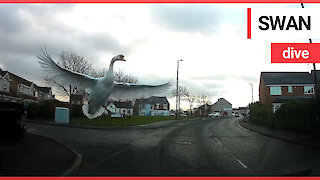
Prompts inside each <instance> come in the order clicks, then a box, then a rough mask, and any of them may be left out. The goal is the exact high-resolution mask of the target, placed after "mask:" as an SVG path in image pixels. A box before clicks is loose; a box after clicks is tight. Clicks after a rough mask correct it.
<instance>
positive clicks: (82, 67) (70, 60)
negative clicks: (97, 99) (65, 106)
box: [44, 51, 101, 97]
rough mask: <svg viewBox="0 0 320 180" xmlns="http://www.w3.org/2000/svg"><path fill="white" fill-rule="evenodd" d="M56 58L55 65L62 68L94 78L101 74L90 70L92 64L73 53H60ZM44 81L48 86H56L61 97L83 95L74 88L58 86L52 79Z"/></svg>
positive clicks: (71, 86) (46, 78) (47, 78)
mask: <svg viewBox="0 0 320 180" xmlns="http://www.w3.org/2000/svg"><path fill="white" fill-rule="evenodd" d="M58 57H59V59H58V62H57V64H58V65H59V66H60V67H62V68H65V69H68V70H71V71H73V72H77V73H81V74H86V75H89V76H94V77H96V76H97V75H98V74H99V73H100V74H101V72H98V71H96V70H95V69H93V68H92V64H91V63H90V61H89V60H87V59H85V58H84V57H83V56H81V55H78V54H76V53H74V52H68V51H62V52H61V53H60V54H59V55H58ZM44 80H45V81H46V82H48V83H49V84H52V85H54V86H56V87H57V89H58V93H59V94H61V95H64V96H69V97H70V95H71V94H75V93H83V91H81V90H79V89H78V88H77V87H76V86H73V85H63V84H60V83H59V82H57V81H56V80H55V79H53V78H49V77H45V78H44Z"/></svg>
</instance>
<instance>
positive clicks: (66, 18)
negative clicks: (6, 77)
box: [0, 4, 315, 108]
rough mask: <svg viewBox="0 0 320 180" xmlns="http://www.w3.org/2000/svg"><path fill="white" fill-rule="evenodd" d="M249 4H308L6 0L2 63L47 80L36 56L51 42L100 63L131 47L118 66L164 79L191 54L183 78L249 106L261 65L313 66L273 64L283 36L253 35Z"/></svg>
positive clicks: (0, 15)
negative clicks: (20, 0) (22, 0)
mask: <svg viewBox="0 0 320 180" xmlns="http://www.w3.org/2000/svg"><path fill="white" fill-rule="evenodd" d="M312 6H314V7H315V5H306V8H309V7H312ZM247 7H253V8H254V7H291V8H300V4H291V5H285V4H274V5H261V4H233V5H232V4H26V5H25V4H8V5H7V4H1V5H0V68H1V69H3V70H8V71H10V72H12V73H14V74H17V75H19V76H22V77H24V78H26V79H27V80H29V81H33V82H35V83H36V84H39V85H42V86H46V84H45V82H44V81H43V76H44V73H43V71H42V69H41V68H40V65H39V64H38V63H37V58H36V56H37V55H40V53H41V51H40V47H42V46H46V47H47V49H48V50H49V52H50V54H51V55H52V56H53V57H55V58H56V57H57V55H58V54H59V53H60V52H61V51H62V50H66V51H73V52H76V53H77V54H80V55H82V56H84V57H86V58H87V59H89V60H90V62H91V63H92V64H93V66H94V67H95V68H96V69H102V68H105V67H108V65H109V63H110V60H111V58H112V57H113V56H115V55H118V54H124V55H125V58H126V59H127V62H117V63H116V64H115V69H121V70H122V71H124V72H125V73H129V74H134V75H136V76H138V78H139V80H140V82H141V83H142V84H159V83H165V82H167V81H170V80H171V81H174V80H175V79H176V68H177V66H176V64H177V60H178V59H183V62H181V63H180V75H179V78H180V84H181V85H183V86H186V87H188V88H189V89H190V91H191V92H193V93H195V94H206V95H210V96H211V97H212V99H211V101H212V102H215V101H216V100H217V99H218V98H220V97H224V98H225V99H227V100H228V101H229V102H231V103H232V104H233V107H239V106H247V105H248V103H249V102H251V86H250V85H249V83H253V87H254V100H255V101H257V100H258V99H259V98H258V93H259V92H258V86H259V76H260V72H261V71H310V70H311V68H312V65H308V64H271V63H270V43H271V42H276V41H271V40H263V39H262V38H255V37H254V35H253V37H252V38H253V39H251V40H248V39H246V38H247V37H246V34H247V31H246V26H247V24H246V12H247ZM292 41H294V40H292ZM296 42H308V39H305V40H296ZM170 101H171V107H172V108H173V107H175V104H174V100H173V99H172V100H170ZM183 106H185V105H183Z"/></svg>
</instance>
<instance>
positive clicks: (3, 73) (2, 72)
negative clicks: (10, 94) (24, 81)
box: [0, 68, 8, 77]
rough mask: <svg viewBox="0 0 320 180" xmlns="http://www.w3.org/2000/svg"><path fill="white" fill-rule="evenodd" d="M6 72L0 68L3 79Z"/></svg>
mask: <svg viewBox="0 0 320 180" xmlns="http://www.w3.org/2000/svg"><path fill="white" fill-rule="evenodd" d="M7 72H8V71H3V70H2V69H1V68H0V75H1V76H2V77H3V76H4V75H5V74H6V73H7Z"/></svg>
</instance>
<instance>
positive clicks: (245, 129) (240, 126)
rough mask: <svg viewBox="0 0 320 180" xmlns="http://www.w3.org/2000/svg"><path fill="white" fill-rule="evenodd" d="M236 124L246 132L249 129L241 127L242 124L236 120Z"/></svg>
mask: <svg viewBox="0 0 320 180" xmlns="http://www.w3.org/2000/svg"><path fill="white" fill-rule="evenodd" d="M237 124H238V126H239V127H240V128H241V129H243V130H245V131H247V132H249V131H250V130H249V129H246V128H244V127H242V126H241V125H240V124H239V122H237Z"/></svg>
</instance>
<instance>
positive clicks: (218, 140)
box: [214, 137, 222, 145]
mask: <svg viewBox="0 0 320 180" xmlns="http://www.w3.org/2000/svg"><path fill="white" fill-rule="evenodd" d="M214 139H215V140H216V141H217V143H218V144H219V145H222V144H221V142H220V141H219V139H218V138H217V137H215V138H214Z"/></svg>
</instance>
